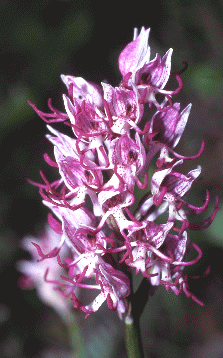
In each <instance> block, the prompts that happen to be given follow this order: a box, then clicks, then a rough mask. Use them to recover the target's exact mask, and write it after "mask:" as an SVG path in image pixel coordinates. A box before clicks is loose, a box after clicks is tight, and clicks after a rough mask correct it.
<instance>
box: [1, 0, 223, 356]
mask: <svg viewBox="0 0 223 358" xmlns="http://www.w3.org/2000/svg"><path fill="white" fill-rule="evenodd" d="M0 23H1V27H0V55H1V67H0V73H1V75H0V79H1V80H0V146H1V148H0V150H1V172H0V198H1V200H0V222H1V234H0V275H1V276H0V277H1V281H0V282H1V297H0V332H1V334H0V352H1V353H0V355H1V357H2V358H8V357H10V358H11V357H16V358H20V357H21V358H31V357H35V358H37V357H38V358H51V357H52V358H55V357H60V358H61V357H63V358H66V357H71V356H72V355H71V346H70V342H69V339H68V336H67V331H66V327H65V326H64V324H63V322H61V320H60V318H59V317H58V316H57V314H56V313H55V312H54V311H53V310H51V309H50V308H48V307H46V306H44V305H43V303H42V302H40V301H39V299H38V297H37V295H36V291H35V290H33V291H21V290H20V289H19V288H18V286H17V281H18V278H19V276H20V274H19V273H18V272H17V271H16V268H15V263H16V261H17V260H19V259H21V258H23V257H27V256H26V254H25V253H24V251H22V249H21V248H20V240H21V239H22V238H23V237H24V236H25V235H28V234H32V235H36V236H38V233H39V231H40V230H41V229H42V228H43V226H44V224H45V221H46V217H47V212H48V210H47V209H46V208H45V207H44V206H43V205H42V203H41V198H40V196H39V194H38V190H37V188H35V187H33V186H32V185H30V184H29V183H28V182H27V178H31V179H32V180H34V181H39V180H40V177H39V170H40V169H42V170H43V171H44V172H46V173H48V176H49V175H52V177H53V176H54V175H55V174H54V173H55V172H54V170H52V171H51V170H50V169H49V168H48V165H47V164H46V163H45V162H44V160H43V154H44V153H45V152H47V153H49V154H50V156H51V158H52V157H53V156H52V155H53V154H52V153H53V149H52V146H51V144H50V143H48V141H47V140H46V139H45V134H46V133H47V130H46V127H45V124H44V122H43V121H42V120H41V119H40V118H39V117H38V116H37V115H36V113H35V112H34V111H33V110H32V108H31V107H30V106H29V105H28V103H27V99H30V100H31V101H32V102H35V103H36V105H37V106H38V108H40V109H41V110H43V111H47V110H48V108H47V99H48V98H52V101H53V105H54V106H55V107H57V108H59V109H61V110H63V103H62V98H61V94H62V93H64V92H65V91H66V89H65V86H64V85H63V83H62V82H61V80H60V74H62V73H63V74H70V75H75V76H81V77H84V78H85V79H86V80H88V81H92V82H97V83H100V82H101V81H105V80H106V81H108V83H110V84H112V85H113V86H115V85H118V84H119V82H120V80H121V77H120V74H119V71H118V62H117V59H118V55H119V53H120V51H121V50H122V49H123V48H124V46H125V45H126V44H127V43H128V42H129V41H131V39H132V35H133V28H134V27H138V28H141V26H145V27H146V28H148V27H151V36H150V45H151V48H152V58H153V57H154V55H155V53H156V52H159V53H160V55H163V54H164V53H165V52H166V51H167V50H168V49H169V48H170V47H172V48H173V49H174V52H173V64H172V69H173V72H174V71H177V70H179V69H180V68H182V63H183V61H187V62H188V64H189V67H188V69H187V71H186V72H185V73H184V74H183V75H182V79H183V82H184V88H183V91H182V92H181V93H180V94H179V95H178V96H177V97H176V98H175V101H179V102H181V108H184V107H185V106H186V105H187V104H188V103H190V102H192V104H193V106H192V111H191V114H190V117H189V122H188V125H187V127H186V130H185V133H184V135H183V137H182V140H181V143H180V144H179V145H178V147H177V151H178V153H182V154H184V155H192V154H194V153H196V152H197V150H198V149H199V147H200V143H201V140H202V139H205V144H206V147H205V151H204V153H203V155H202V157H200V158H198V159H197V160H195V161H193V163H191V162H189V161H188V162H186V163H185V165H184V168H185V171H187V170H190V169H192V168H194V167H196V165H198V164H201V165H202V168H203V172H202V180H201V181H198V182H197V183H196V184H195V185H194V188H193V190H192V193H191V194H190V196H189V200H190V201H191V203H193V204H194V205H195V204H197V205H202V203H203V199H204V197H205V190H206V188H208V189H209V190H210V192H211V201H210V205H209V206H210V210H209V213H211V210H213V208H214V202H215V195H218V196H219V198H220V203H221V204H222V188H223V95H222V93H223V75H222V73H223V2H222V1H211V0H204V1H201V0H198V1H196V2H195V1H192V0H189V1H187V0H179V1H177V0H169V1H164V0H163V1H162V0H157V1H155V2H151V3H150V2H148V1H144V2H143V1H142V2H139V3H131V2H123V3H120V2H116V1H113V2H94V1H93V0H79V1H71V0H70V1H69V0H64V1H62V0H61V1H59V0H54V1H53V0H51V1H50V0H47V1H23V0H19V1H18V0H14V1H12V0H1V2H0ZM204 217H207V213H206V216H203V218H204ZM196 219H197V218H196ZM190 236H191V238H192V241H194V242H196V243H197V244H199V246H200V247H201V248H202V250H203V253H204V255H203V258H202V259H201V261H200V263H199V264H197V265H196V267H194V268H191V269H190V270H189V272H190V273H191V274H192V275H193V274H194V275H202V272H204V271H205V270H206V268H207V267H208V266H209V265H210V267H211V272H210V274H209V275H208V276H205V277H201V278H200V279H199V280H198V279H196V280H195V279H191V280H190V281H189V283H190V288H191V291H192V292H194V293H195V294H196V295H197V296H198V297H199V299H201V300H203V301H204V302H205V306H204V308H202V307H199V306H198V305H197V304H196V303H194V302H193V301H192V300H190V299H187V298H186V297H184V295H183V294H182V295H180V296H179V297H175V296H174V295H173V294H172V293H167V292H166V291H165V289H163V288H160V289H158V290H157V292H156V294H155V295H154V296H153V297H152V298H151V299H150V302H149V303H148V305H147V307H146V309H145V312H144V313H143V316H142V320H141V323H142V336H143V343H144V350H145V356H146V357H152V358H167V357H173V358H175V357H176V358H177V357H190V358H192V357H196V358H199V357H203V358H204V357H211V358H215V357H216V358H220V357H223V303H222V300H223V283H222V282H223V280H222V279H223V259H222V257H223V209H220V210H219V212H218V214H217V216H216V219H215V221H214V223H213V224H212V225H211V226H210V228H209V229H207V230H202V231H200V232H190ZM77 319H78V321H79V325H80V327H81V330H82V332H83V340H84V345H85V349H86V356H87V358H94V357H95V358H96V357H99V358H100V357H102V358H103V357H108V358H109V357H110V358H115V357H119V358H121V357H123V358H124V357H125V350H124V343H123V330H122V326H121V323H120V322H119V319H118V318H117V315H116V313H113V312H110V311H109V310H108V309H107V307H106V306H105V307H104V306H103V307H102V308H101V309H100V310H99V311H98V313H96V314H95V315H93V316H91V317H89V318H88V319H87V320H85V319H84V315H83V314H81V313H77Z"/></svg>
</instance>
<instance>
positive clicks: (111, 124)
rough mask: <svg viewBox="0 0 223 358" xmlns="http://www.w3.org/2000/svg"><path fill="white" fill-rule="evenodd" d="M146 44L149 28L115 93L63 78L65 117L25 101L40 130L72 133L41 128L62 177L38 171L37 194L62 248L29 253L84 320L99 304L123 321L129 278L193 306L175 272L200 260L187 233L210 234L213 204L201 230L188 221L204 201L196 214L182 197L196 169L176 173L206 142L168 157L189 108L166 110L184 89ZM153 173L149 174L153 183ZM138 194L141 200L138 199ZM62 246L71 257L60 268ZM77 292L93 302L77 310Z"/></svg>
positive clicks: (122, 60) (138, 38) (167, 59)
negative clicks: (191, 255) (56, 273)
mask: <svg viewBox="0 0 223 358" xmlns="http://www.w3.org/2000/svg"><path fill="white" fill-rule="evenodd" d="M148 37H149V29H147V30H146V29H145V28H142V29H141V32H140V34H138V33H137V30H135V33H134V38H133V41H132V42H130V43H129V44H128V45H127V46H126V47H125V49H124V50H123V51H122V52H121V54H120V56H119V69H120V72H121V75H122V80H121V83H120V85H119V86H118V87H115V88H114V87H112V86H111V85H109V84H107V83H102V87H100V86H98V85H95V84H92V83H89V82H87V81H85V80H84V79H83V78H80V77H73V76H64V75H62V76H61V78H62V80H63V82H64V83H65V85H66V87H67V89H68V94H67V95H63V100H64V105H65V109H66V113H62V112H61V111H59V110H57V109H55V108H54V107H53V106H52V103H51V100H49V103H48V104H49V108H50V110H51V111H52V113H43V112H42V111H40V110H38V109H37V107H36V105H35V104H33V103H31V102H30V104H31V106H32V107H33V108H34V110H35V111H36V112H37V113H38V115H39V116H40V117H41V118H42V119H43V120H44V121H45V122H47V123H48V124H50V123H56V122H64V123H65V124H68V125H69V126H70V127H71V130H72V131H73V134H74V137H72V138H71V137H69V136H67V135H65V134H62V133H61V132H59V131H57V130H56V129H54V128H52V127H51V126H49V125H48V129H49V131H50V134H48V135H47V138H48V139H49V140H50V141H51V142H52V144H53V145H54V154H55V161H53V160H52V159H50V157H49V156H48V155H47V154H45V156H44V157H45V160H46V161H47V163H48V164H50V165H52V166H54V167H57V168H58V169H59V173H60V179H59V180H57V181H54V182H53V183H50V182H49V181H48V180H47V178H46V177H45V175H44V174H43V173H42V172H41V176H42V179H43V183H42V184H36V185H38V186H39V189H40V194H41V196H42V198H43V199H44V201H43V202H44V204H45V205H47V206H48V207H49V208H50V209H51V211H52V213H53V214H52V213H51V214H49V217H48V222H49V225H50V226H51V228H52V229H53V230H54V231H55V232H56V233H57V234H59V235H60V241H59V242H58V244H57V245H55V247H54V248H53V249H52V250H50V251H48V252H47V251H45V252H44V250H43V248H41V245H39V244H37V243H33V244H34V246H35V247H36V249H37V252H38V254H39V260H40V261H43V260H46V261H47V262H48V267H49V270H46V272H45V276H44V277H45V278H44V279H45V281H46V282H47V283H48V284H49V285H50V284H51V285H53V286H54V287H55V289H56V290H57V291H58V290H59V291H61V293H62V294H63V295H64V296H66V297H69V298H71V300H72V301H73V304H74V307H75V308H77V309H79V310H81V311H83V312H85V313H86V315H87V316H88V315H89V314H91V313H92V312H95V311H96V310H97V309H98V308H99V307H100V306H101V304H102V303H103V302H104V301H107V304H108V307H109V308H110V309H117V310H118V312H119V314H120V315H121V314H122V313H124V312H125V311H126V308H127V302H128V296H129V295H130V293H131V289H130V279H129V272H131V271H133V272H134V271H135V273H136V274H137V273H139V272H141V273H142V275H143V276H144V278H146V279H147V280H148V281H149V282H150V284H152V285H154V286H158V285H163V286H165V287H166V289H167V290H168V289H172V290H173V291H174V292H175V293H176V294H177V295H178V294H179V293H180V292H181V291H184V292H185V293H186V295H187V296H190V297H192V298H193V299H194V300H195V301H197V302H200V301H199V300H198V299H197V298H196V297H195V296H193V294H191V293H190V292H189V289H188V284H187V279H186V276H185V275H184V274H183V270H182V269H183V268H184V266H188V265H192V264H194V263H196V262H197V261H198V260H199V259H200V257H201V255H202V253H201V250H200V249H199V247H198V246H197V245H196V244H192V243H191V242H190V241H189V238H188V234H187V231H186V230H187V229H188V228H189V229H203V228H205V227H207V226H209V225H210V223H211V222H212V220H213V218H214V216H215V213H216V211H217V209H218V203H216V208H215V210H214V212H213V214H212V215H211V216H210V217H209V218H208V219H206V220H205V221H203V222H201V223H197V224H192V223H190V222H189V220H188V217H187V215H188V214H195V215H197V214H200V213H202V212H204V210H205V209H206V208H207V205H208V202H209V192H208V191H207V196H206V200H205V203H204V204H203V205H202V206H201V207H195V206H193V205H190V204H189V203H187V202H186V201H185V200H184V199H183V197H184V196H185V194H187V193H188V191H189V189H190V188H191V186H192V184H193V182H194V180H196V178H197V177H198V176H199V174H200V172H201V167H200V166H198V167H197V168H196V169H193V170H191V171H190V172H189V173H188V174H187V175H183V174H181V173H179V172H177V171H175V170H176V169H175V168H176V167H177V166H179V165H181V164H182V163H183V161H184V160H190V159H194V158H197V157H199V156H200V155H201V153H202V151H203V149H204V143H203V142H202V143H201V148H200V150H199V152H198V153H197V154H196V155H194V156H193V157H185V156H182V155H180V154H177V153H176V152H175V150H174V148H175V146H176V145H177V144H178V142H179V140H180V138H181V135H182V133H183V131H184V128H185V125H186V123H187V119H188V116H189V113H190V109H191V105H190V104H189V105H188V106H187V107H186V108H185V109H183V110H182V111H180V104H179V103H173V96H174V95H175V94H177V93H179V91H180V90H181V89H182V85H183V84H182V80H181V77H180V74H181V73H182V71H179V72H178V73H175V74H173V73H171V55H172V49H170V50H169V51H167V52H166V54H165V55H164V56H163V57H161V56H160V55H159V54H157V55H156V57H155V59H153V60H150V47H149V45H148ZM170 76H173V77H175V79H176V87H177V88H176V89H174V90H165V89H164V87H165V85H166V83H167V81H168V79H169V78H170ZM157 94H159V96H158V97H159V98H162V100H158V97H157ZM152 113H153V114H152ZM154 161H155V163H154ZM150 168H155V169H154V170H153V173H152V175H151V178H149V177H148V170H149V169H150ZM136 187H138V188H139V189H141V191H142V193H143V194H142V195H141V197H140V198H137V197H136V194H135V188H136ZM138 191H139V190H138ZM139 199H140V200H139ZM136 202H137V203H138V206H137V205H136ZM134 203H135V205H134V206H137V209H136V210H135V212H133V210H132V206H133V204H134ZM163 213H167V215H166V216H165V215H164V216H162V217H167V219H166V222H164V223H159V222H160V219H161V218H160V216H161V215H162V214H163ZM157 219H158V220H157ZM64 246H66V247H67V248H69V254H67V256H66V257H65V258H63V259H62V256H61V250H62V251H63V247H64ZM191 249H195V252H196V251H197V254H196V258H195V259H193V260H191V261H187V260H186V259H185V257H186V256H187V253H188V252H189V251H191ZM55 257H57V265H59V267H61V268H63V269H64V270H65V271H66V272H67V275H66V276H65V275H61V276H60V277H58V279H57V280H55V279H53V280H51V279H49V277H48V271H49V272H50V270H51V267H50V261H51V258H55ZM76 287H79V288H83V289H85V290H87V289H96V290H98V291H99V294H98V295H97V296H96V298H95V299H94V300H93V302H91V303H89V304H87V305H84V304H83V303H81V302H80V301H79V299H78V298H77V295H76V294H75V292H76V291H75V288H76Z"/></svg>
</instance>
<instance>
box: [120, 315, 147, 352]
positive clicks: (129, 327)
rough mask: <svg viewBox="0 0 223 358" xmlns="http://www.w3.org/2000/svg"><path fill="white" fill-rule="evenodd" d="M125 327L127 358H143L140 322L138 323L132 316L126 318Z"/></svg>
mask: <svg viewBox="0 0 223 358" xmlns="http://www.w3.org/2000/svg"><path fill="white" fill-rule="evenodd" d="M124 325H125V346H126V351H127V357H128V358H143V351H142V344H141V339H140V334H139V322H136V321H135V320H134V319H133V317H132V316H126V317H125V321H124Z"/></svg>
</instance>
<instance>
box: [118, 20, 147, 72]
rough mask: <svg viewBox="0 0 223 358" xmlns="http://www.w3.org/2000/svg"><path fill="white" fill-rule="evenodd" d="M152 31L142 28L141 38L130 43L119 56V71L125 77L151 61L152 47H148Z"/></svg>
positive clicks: (138, 37)
mask: <svg viewBox="0 0 223 358" xmlns="http://www.w3.org/2000/svg"><path fill="white" fill-rule="evenodd" d="M149 31H150V29H147V30H145V28H144V27H142V29H141V32H140V34H139V36H137V37H136V38H135V39H134V40H133V41H132V42H130V43H129V44H128V45H127V46H126V47H125V48H124V50H123V51H122V52H121V54H120V56H119V60H118V62H119V70H120V72H121V74H122V75H123V76H125V75H126V74H127V73H128V72H134V71H135V70H136V69H137V68H138V67H139V66H142V65H143V64H144V63H146V62H148V61H149V58H150V47H149V45H148V37H149Z"/></svg>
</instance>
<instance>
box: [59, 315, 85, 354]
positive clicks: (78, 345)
mask: <svg viewBox="0 0 223 358" xmlns="http://www.w3.org/2000/svg"><path fill="white" fill-rule="evenodd" d="M63 320H64V322H65V324H66V327H67V330H68V335H69V343H70V345H71V347H72V348H73V356H74V358H85V357H86V356H85V352H84V347H83V342H82V337H81V332H80V329H79V323H78V317H77V315H76V314H75V312H74V313H69V314H67V315H66V316H64V317H63Z"/></svg>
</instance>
